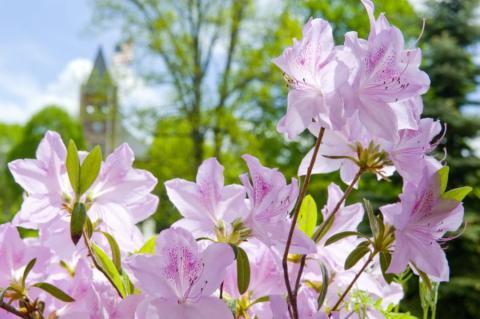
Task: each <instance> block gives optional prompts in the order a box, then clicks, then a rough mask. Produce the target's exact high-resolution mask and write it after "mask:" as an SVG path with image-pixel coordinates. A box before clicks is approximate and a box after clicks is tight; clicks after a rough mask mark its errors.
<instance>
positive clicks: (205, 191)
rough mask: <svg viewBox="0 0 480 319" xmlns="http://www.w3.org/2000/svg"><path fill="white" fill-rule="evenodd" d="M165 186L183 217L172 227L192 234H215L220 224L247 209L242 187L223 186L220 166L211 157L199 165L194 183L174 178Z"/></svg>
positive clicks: (225, 223)
mask: <svg viewBox="0 0 480 319" xmlns="http://www.w3.org/2000/svg"><path fill="white" fill-rule="evenodd" d="M165 187H166V189H167V194H168V197H169V198H170V200H171V201H172V203H173V204H174V205H175V206H176V207H177V209H178V210H179V211H180V213H181V214H182V216H183V217H184V218H183V219H181V220H179V221H177V222H176V223H175V224H174V227H182V228H185V229H188V230H190V231H192V232H193V234H194V235H195V236H208V235H211V234H215V229H216V228H218V227H219V226H220V224H222V225H221V226H222V227H226V228H228V227H230V225H231V223H232V222H233V221H234V220H235V219H238V218H241V217H243V216H244V215H245V214H246V212H247V208H246V206H245V203H244V201H245V189H244V188H243V186H241V185H227V186H224V178H223V166H221V165H220V163H218V161H217V160H216V159H215V158H210V159H207V160H206V161H204V162H203V163H202V165H200V167H199V168H198V173H197V180H196V183H194V182H189V181H186V180H183V179H179V178H176V179H173V180H170V181H167V182H166V183H165Z"/></svg>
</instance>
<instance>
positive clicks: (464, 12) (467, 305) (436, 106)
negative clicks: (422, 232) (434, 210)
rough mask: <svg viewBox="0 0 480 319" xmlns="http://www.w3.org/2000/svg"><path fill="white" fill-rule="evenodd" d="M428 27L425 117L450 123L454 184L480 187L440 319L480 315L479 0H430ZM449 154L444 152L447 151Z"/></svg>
mask: <svg viewBox="0 0 480 319" xmlns="http://www.w3.org/2000/svg"><path fill="white" fill-rule="evenodd" d="M427 8H428V10H427V18H428V19H427V27H426V30H425V35H424V38H423V40H422V42H423V43H424V47H425V50H424V52H425V69H426V71H427V72H428V74H429V75H430V79H431V81H432V84H431V89H430V91H429V93H428V94H427V96H426V98H425V115H426V116H430V117H434V118H439V119H440V120H442V121H443V122H444V123H446V128H447V134H446V138H445V143H444V146H445V147H446V150H447V151H448V153H447V156H446V161H447V163H448V165H449V166H450V167H451V171H452V172H453V174H454V175H453V176H452V178H451V181H450V182H451V183H452V185H451V187H458V186H460V185H462V186H463V185H471V186H474V187H477V189H476V191H474V192H473V193H472V194H471V195H470V196H468V197H467V198H466V200H465V204H464V206H465V211H466V229H465V232H464V234H463V235H462V237H460V239H459V240H455V241H453V242H452V243H449V244H448V247H447V250H446V251H447V254H448V257H449V262H450V267H451V282H450V283H449V284H448V285H442V286H440V296H439V304H438V311H437V313H438V318H476V317H478V314H479V313H480V306H479V304H478V300H479V299H480V269H479V268H478V267H476V266H474V265H478V264H479V263H480V249H479V247H480V210H479V207H480V192H479V191H478V185H480V159H479V158H478V157H477V156H475V150H474V149H473V148H472V145H471V142H470V141H471V140H472V139H474V138H477V137H478V132H479V130H480V117H479V116H478V115H477V116H473V115H468V114H465V112H464V110H465V108H469V109H470V110H474V111H473V112H469V114H471V113H474V114H475V113H476V114H478V112H479V108H478V106H479V105H480V101H479V100H478V99H475V98H474V95H472V93H473V92H474V91H475V90H476V88H477V85H478V81H477V79H478V75H480V72H479V71H480V69H479V66H478V65H476V64H475V62H474V59H473V57H474V54H475V52H477V51H478V49H475V46H476V45H478V43H479V40H480V27H479V25H478V20H477V18H478V15H477V13H476V12H478V10H479V9H480V1H478V0H443V1H429V2H428V4H427ZM441 156H443V154H441Z"/></svg>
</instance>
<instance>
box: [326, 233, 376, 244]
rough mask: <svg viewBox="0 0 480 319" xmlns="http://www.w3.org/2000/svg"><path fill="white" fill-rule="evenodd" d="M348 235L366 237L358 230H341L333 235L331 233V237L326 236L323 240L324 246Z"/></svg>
mask: <svg viewBox="0 0 480 319" xmlns="http://www.w3.org/2000/svg"><path fill="white" fill-rule="evenodd" d="M349 236H358V237H363V238H367V239H368V237H367V236H365V235H364V234H361V233H359V232H356V231H344V232H341V233H337V234H335V235H333V236H332V237H330V238H328V239H327V241H326V242H325V246H328V245H330V244H333V243H335V242H337V241H339V240H341V239H344V238H346V237H349Z"/></svg>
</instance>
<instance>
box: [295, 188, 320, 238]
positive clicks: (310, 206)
mask: <svg viewBox="0 0 480 319" xmlns="http://www.w3.org/2000/svg"><path fill="white" fill-rule="evenodd" d="M316 225H317V204H316V203H315V200H314V199H313V197H312V196H310V195H307V196H305V198H304V199H303V201H302V205H301V206H300V213H299V216H298V228H299V229H300V230H301V231H303V232H304V233H305V234H306V235H307V236H308V237H311V236H312V235H313V232H314V231H315V226H316Z"/></svg>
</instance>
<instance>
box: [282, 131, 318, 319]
mask: <svg viewBox="0 0 480 319" xmlns="http://www.w3.org/2000/svg"><path fill="white" fill-rule="evenodd" d="M324 133H325V128H323V127H322V128H321V129H320V132H319V134H318V137H317V140H316V142H315V147H314V149H313V154H312V159H311V160H310V165H309V166H308V170H307V174H306V175H305V180H304V182H303V185H302V189H301V191H300V196H299V197H298V199H297V204H296V206H295V211H294V213H293V219H292V224H291V225H290V231H289V232H288V237H287V244H286V246H285V251H284V253H283V260H282V266H283V276H284V279H285V285H286V286H287V292H288V300H289V304H290V305H291V310H292V313H291V316H292V318H293V319H298V308H297V298H296V296H295V295H294V292H293V290H292V287H291V285H290V278H289V275H288V252H289V250H290V245H291V244H292V237H293V232H294V230H295V225H296V224H297V219H298V214H299V212H300V206H301V205H302V201H303V198H304V197H305V195H306V193H307V189H308V184H309V183H310V177H311V176H312V170H313V166H314V164H315V161H316V159H317V155H318V151H319V149H320V144H321V143H322V139H323V134H324Z"/></svg>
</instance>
